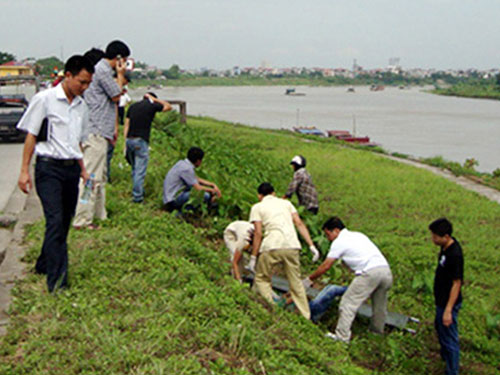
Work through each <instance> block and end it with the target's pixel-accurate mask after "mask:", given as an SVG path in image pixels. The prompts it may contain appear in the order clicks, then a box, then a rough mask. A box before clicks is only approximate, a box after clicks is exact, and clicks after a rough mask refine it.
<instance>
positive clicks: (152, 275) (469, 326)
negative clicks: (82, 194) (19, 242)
mask: <svg viewBox="0 0 500 375" xmlns="http://www.w3.org/2000/svg"><path fill="white" fill-rule="evenodd" d="M168 117H169V116H164V117H162V120H161V121H157V122H156V123H155V125H156V130H154V132H153V134H152V139H151V160H150V164H149V168H148V175H147V178H146V192H147V196H146V202H147V203H146V204H144V205H134V204H132V203H131V202H130V189H131V183H130V176H129V175H130V169H129V167H128V166H127V165H126V163H125V161H124V160H123V158H122V156H121V153H120V152H119V150H120V149H121V147H122V145H119V146H118V149H117V151H116V156H115V158H114V161H113V174H112V177H113V184H112V185H111V186H109V188H108V195H107V196H108V208H109V215H110V220H108V221H107V222H105V223H103V224H102V226H103V227H102V229H101V230H100V231H98V232H75V231H72V232H71V235H70V237H71V238H70V283H71V288H70V289H69V290H67V291H64V292H62V293H60V294H58V295H57V296H49V295H47V293H46V292H45V280H44V279H43V278H42V277H39V276H36V275H34V274H32V273H29V274H28V277H27V278H26V279H25V280H24V281H21V282H20V283H19V284H18V286H17V287H16V288H15V299H14V304H13V307H12V309H11V316H12V320H11V327H10V329H9V332H8V334H7V336H6V337H5V338H3V339H2V341H1V344H0V353H1V355H0V374H16V375H17V374H59V373H61V374H62V373H64V374H181V373H183V374H204V373H206V374H209V373H213V374H364V373H372V372H375V373H376V372H380V371H383V372H387V373H392V374H415V373H422V374H423V373H428V374H433V373H436V374H438V373H442V369H443V366H442V363H441V361H440V359H439V353H438V345H437V340H436V339H435V335H434V331H433V323H432V321H433V299H432V278H433V270H434V267H435V262H436V257H437V248H435V247H434V246H433V245H431V244H430V240H429V234H428V231H427V229H426V228H427V225H428V223H429V222H430V221H431V220H433V219H435V218H437V217H439V216H443V215H446V216H448V217H449V218H450V219H451V220H452V222H454V224H455V231H456V236H457V238H458V239H459V240H461V242H462V245H463V247H464V253H465V261H466V268H465V277H466V284H465V288H464V306H463V309H462V312H461V317H460V324H461V337H462V350H463V356H462V358H463V359H462V364H463V369H464V371H463V372H464V373H468V374H493V373H495V371H497V370H498V369H499V366H500V363H499V358H500V349H499V347H498V339H499V335H500V331H499V326H498V321H499V320H500V303H499V302H500V298H499V297H498V295H497V293H496V291H497V290H498V289H497V285H498V282H499V281H500V276H498V275H499V272H498V271H499V264H500V252H499V250H500V245H499V241H498V238H497V235H498V231H499V229H500V206H498V205H496V204H494V203H492V202H489V201H487V200H486V199H484V198H481V197H479V196H477V195H476V194H474V193H471V192H467V191H465V190H463V189H462V188H460V187H458V186H455V185H454V184H452V183H450V182H447V181H445V180H444V179H441V178H438V177H436V176H434V175H432V174H430V173H428V172H426V171H422V170H418V169H415V168H411V167H408V166H403V165H400V164H398V163H396V162H393V161H391V160H386V159H384V158H382V157H381V156H379V155H376V154H373V153H369V152H365V151H359V150H351V149H343V148H340V147H338V145H336V144H334V143H328V142H321V143H317V142H311V141H310V140H307V139H305V138H302V137H297V136H295V135H292V134H289V133H283V132H273V131H264V130H259V129H253V128H248V127H242V126H232V125H229V124H226V123H222V122H218V121H214V120H210V119H203V118H191V119H189V125H188V126H187V127H183V126H180V125H179V124H176V123H174V124H170V125H167V123H168ZM192 145H198V146H201V147H202V148H204V150H205V151H206V156H205V159H204V162H203V165H202V167H201V168H200V170H199V174H200V176H201V177H205V178H207V179H210V180H213V181H215V182H217V184H218V185H219V187H220V188H221V190H222V192H223V194H224V196H223V199H222V202H221V216H220V217H216V218H212V217H204V218H202V219H201V220H197V221H195V222H194V223H193V224H194V225H193V224H190V223H186V222H183V221H180V220H178V219H176V218H175V217H173V215H170V214H166V213H164V212H162V211H161V210H160V206H161V188H162V181H163V177H164V175H165V173H166V172H167V170H168V169H169V167H171V166H172V165H173V164H174V163H175V161H176V160H178V159H179V158H181V157H182V158H183V157H184V155H185V153H186V151H187V149H188V148H189V147H190V146H192ZM295 154H302V155H304V156H305V157H306V158H307V159H308V163H309V167H308V169H309V171H310V172H311V174H312V175H313V176H314V180H315V182H316V185H317V186H318V189H319V193H320V199H321V203H320V204H321V207H320V215H319V217H318V218H312V217H306V218H305V220H306V222H307V223H308V225H309V226H310V229H311V232H312V234H313V237H315V240H316V241H317V242H319V244H320V245H321V246H322V252H323V254H326V249H327V245H328V244H327V243H326V241H325V240H324V239H323V238H322V237H321V236H320V231H319V227H320V224H321V223H322V221H323V220H324V219H325V218H326V217H327V216H329V215H331V214H337V215H339V216H341V217H342V218H343V219H344V220H345V222H346V224H347V225H348V227H350V228H351V229H353V230H360V231H363V232H365V233H366V234H367V235H369V236H370V237H371V238H372V239H373V240H374V242H375V243H376V244H377V245H378V246H379V247H380V249H381V250H382V252H383V253H384V254H385V255H386V256H387V258H388V260H389V262H390V264H391V266H392V270H393V274H394V280H395V283H394V287H393V289H392V290H391V294H390V302H389V306H390V309H391V310H395V311H399V312H403V313H407V314H411V315H413V316H416V317H419V318H420V319H421V320H422V324H421V326H420V327H418V333H417V335H415V336H413V335H410V334H406V333H402V332H399V331H392V332H390V333H389V334H388V335H387V336H385V337H378V336H375V335H372V334H370V333H367V332H366V328H367V326H366V322H362V321H356V322H355V324H354V326H353V332H354V339H353V341H352V343H351V345H350V346H348V347H346V346H343V345H342V344H339V343H333V342H330V341H329V340H328V339H326V338H324V337H323V333H324V331H326V330H327V329H331V328H333V326H334V324H335V321H336V317H337V312H336V308H333V309H332V310H331V312H330V314H329V317H328V318H326V319H325V320H324V321H323V322H322V323H321V324H320V325H319V326H316V325H313V324H312V323H310V322H308V321H305V320H303V319H302V318H301V317H300V316H298V315H296V314H292V313H289V312H285V311H281V310H279V309H278V308H273V307H271V306H269V305H267V304H266V303H264V302H263V301H262V300H261V299H260V298H259V297H257V296H256V295H255V294H254V293H252V292H251V291H250V290H249V289H248V288H247V287H246V286H240V285H239V284H238V283H236V282H234V281H233V280H231V278H230V277H229V276H228V270H229V264H228V263H227V251H226V250H225V249H224V247H223V244H222V242H221V234H222V230H223V228H224V227H225V225H227V224H228V223H229V222H230V221H231V220H232V219H234V218H237V217H241V218H246V217H247V216H248V213H249V208H250V206H251V205H252V204H253V203H255V202H256V193H255V190H256V187H257V185H258V183H260V182H262V181H264V180H268V181H271V182H272V183H273V184H274V185H275V188H276V189H277V191H278V193H279V194H280V195H281V194H283V193H284V190H285V188H286V185H287V183H288V181H289V180H290V178H291V174H292V172H291V169H290V167H289V165H288V163H289V160H290V159H291V157H292V156H293V155H295ZM42 233H43V226H42V223H40V224H37V225H35V226H34V227H33V228H32V230H31V231H30V235H29V239H30V240H31V241H33V248H32V249H31V251H30V252H29V254H28V256H27V261H28V262H31V263H33V261H34V259H35V258H36V256H37V253H38V251H39V250H38V249H39V246H40V240H41V237H42ZM302 264H303V269H304V273H305V272H309V271H310V270H312V269H313V268H314V265H312V264H311V263H310V255H309V254H308V252H307V251H304V253H303V256H302ZM351 278H352V276H351V275H350V274H349V273H348V272H347V271H346V270H345V269H344V268H343V267H340V266H335V267H334V268H333V269H332V270H331V271H330V272H329V274H328V276H327V277H325V279H324V280H323V281H324V282H328V281H329V280H330V281H331V282H333V283H336V284H341V283H348V282H349V281H350V280H351Z"/></svg>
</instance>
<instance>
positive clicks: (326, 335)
mask: <svg viewBox="0 0 500 375" xmlns="http://www.w3.org/2000/svg"><path fill="white" fill-rule="evenodd" d="M325 337H328V338H330V339H332V340H333V341H339V342H343V343H344V344H349V340H344V339H341V338H340V337H339V336H337V335H336V334H335V333H331V332H327V333H325Z"/></svg>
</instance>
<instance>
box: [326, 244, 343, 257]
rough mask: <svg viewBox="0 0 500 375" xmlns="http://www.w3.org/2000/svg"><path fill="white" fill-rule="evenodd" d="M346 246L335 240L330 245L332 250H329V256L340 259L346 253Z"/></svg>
mask: <svg viewBox="0 0 500 375" xmlns="http://www.w3.org/2000/svg"><path fill="white" fill-rule="evenodd" d="M344 250H345V248H344V246H342V244H341V242H340V241H337V240H334V241H333V242H332V244H331V245H330V251H329V252H328V255H327V256H326V257H327V258H334V259H340V258H342V255H343V254H344Z"/></svg>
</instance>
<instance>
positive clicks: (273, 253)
mask: <svg viewBox="0 0 500 375" xmlns="http://www.w3.org/2000/svg"><path fill="white" fill-rule="evenodd" d="M257 191H258V197H259V201H260V202H259V203H257V204H255V205H253V206H252V209H251V211H250V222H251V223H253V225H254V238H253V244H252V245H253V247H252V256H251V257H250V265H249V269H250V270H251V271H253V270H254V269H255V263H256V258H257V255H258V254H259V253H260V256H259V261H258V263H257V268H256V269H255V288H256V289H257V291H258V292H259V293H260V294H261V295H262V296H263V297H264V298H265V299H267V300H268V301H269V302H271V303H272V302H273V298H272V292H273V290H272V285H271V277H272V270H273V267H274V266H276V265H278V264H282V265H283V267H284V269H285V274H286V277H287V279H288V283H289V284H290V293H291V295H292V299H293V302H295V306H297V309H298V310H299V312H300V313H301V314H302V316H304V318H306V319H309V318H310V316H311V313H310V310H309V303H308V301H307V296H306V291H305V289H304V286H303V285H302V283H301V280H300V257H299V253H300V249H301V248H302V246H301V245H300V242H299V239H298V237H297V232H296V231H295V227H297V229H298V231H299V232H300V234H301V236H302V237H303V238H304V240H305V241H306V242H307V244H308V245H309V249H310V250H311V253H312V254H313V261H316V260H317V259H318V258H319V252H318V250H317V249H316V247H315V246H314V244H313V242H312V240H311V236H310V235H309V231H308V230H307V227H306V226H305V224H304V223H303V222H302V220H301V219H300V217H299V214H298V213H297V210H296V209H295V207H294V206H293V204H292V203H290V202H289V201H287V200H286V199H281V198H277V197H276V194H275V193H274V188H273V186H272V185H271V184H270V183H269V182H264V183H262V184H260V186H259V188H258V190H257Z"/></svg>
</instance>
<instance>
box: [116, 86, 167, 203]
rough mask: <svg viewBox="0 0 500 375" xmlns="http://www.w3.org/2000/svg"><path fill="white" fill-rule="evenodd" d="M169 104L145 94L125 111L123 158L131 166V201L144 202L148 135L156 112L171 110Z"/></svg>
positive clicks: (152, 94) (151, 94)
mask: <svg viewBox="0 0 500 375" xmlns="http://www.w3.org/2000/svg"><path fill="white" fill-rule="evenodd" d="M171 109H172V107H171V106H170V104H169V103H168V102H166V101H164V100H160V99H158V98H157V96H156V95H155V94H154V93H147V94H146V95H144V99H143V100H141V101H140V102H137V103H134V104H132V105H131V106H130V107H129V109H128V111H127V118H126V119H125V125H124V127H123V135H124V138H125V140H126V141H125V157H126V159H127V161H128V162H129V164H130V165H131V166H132V182H133V188H132V200H133V202H136V203H141V202H142V201H143V200H144V179H145V177H146V169H147V167H148V161H149V134H150V133H151V123H152V122H153V119H154V117H155V114H156V112H165V111H169V110H171Z"/></svg>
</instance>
